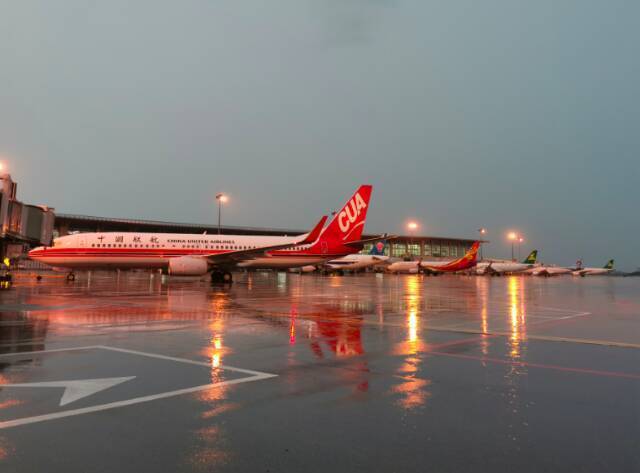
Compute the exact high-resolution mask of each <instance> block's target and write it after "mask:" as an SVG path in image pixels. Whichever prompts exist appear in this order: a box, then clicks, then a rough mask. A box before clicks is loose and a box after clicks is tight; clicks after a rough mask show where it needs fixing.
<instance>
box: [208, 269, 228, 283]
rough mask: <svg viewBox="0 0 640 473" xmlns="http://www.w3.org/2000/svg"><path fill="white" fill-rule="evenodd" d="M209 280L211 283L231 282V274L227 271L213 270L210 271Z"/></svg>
mask: <svg viewBox="0 0 640 473" xmlns="http://www.w3.org/2000/svg"><path fill="white" fill-rule="evenodd" d="M211 282H212V283H213V284H231V283H232V282H233V275H232V274H231V273H230V272H229V271H213V272H212V273H211Z"/></svg>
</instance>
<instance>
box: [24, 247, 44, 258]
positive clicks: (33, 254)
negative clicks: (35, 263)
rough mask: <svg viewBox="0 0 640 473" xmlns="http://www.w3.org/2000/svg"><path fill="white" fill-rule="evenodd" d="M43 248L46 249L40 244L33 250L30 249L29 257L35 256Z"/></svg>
mask: <svg viewBox="0 0 640 473" xmlns="http://www.w3.org/2000/svg"><path fill="white" fill-rule="evenodd" d="M42 250H44V246H38V247H37V248H34V249H33V250H31V251H29V253H27V254H28V256H29V258H33V257H34V256H38V255H39V254H40V253H42Z"/></svg>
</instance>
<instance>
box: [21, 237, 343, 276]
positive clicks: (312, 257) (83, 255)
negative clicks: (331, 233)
mask: <svg viewBox="0 0 640 473" xmlns="http://www.w3.org/2000/svg"><path fill="white" fill-rule="evenodd" d="M291 241H294V239H292V238H291V237H277V236H253V235H193V234H176V233H126V232H108V233H79V234H75V235H67V236H64V237H60V238H56V239H55V241H54V244H53V246H52V247H39V248H36V249H34V250H32V251H31V252H30V253H29V257H30V258H31V259H33V260H36V261H41V262H43V263H46V264H48V265H50V266H55V267H60V268H71V269H100V268H102V269H113V268H121V269H130V268H140V269H161V268H166V267H168V265H169V260H170V259H172V258H177V257H184V256H189V257H200V258H207V257H209V256H211V255H219V254H223V253H231V252H234V251H239V250H246V249H253V248H260V247H266V246H274V245H280V244H286V243H287V242H291ZM320 246H322V245H320ZM325 249H326V251H325V252H323V251H322V248H321V247H319V248H313V245H304V246H300V247H294V248H292V249H288V250H276V251H271V252H267V253H266V254H265V256H260V257H256V258H253V259H250V260H246V261H240V262H238V263H237V266H238V267H246V268H274V269H276V268H292V267H298V266H305V265H308V264H320V263H323V262H325V261H328V260H331V259H334V258H336V257H341V256H344V255H345V254H348V253H347V252H348V251H354V250H353V249H352V248H344V249H342V250H339V249H335V248H334V251H337V252H335V253H334V252H329V245H326V246H325Z"/></svg>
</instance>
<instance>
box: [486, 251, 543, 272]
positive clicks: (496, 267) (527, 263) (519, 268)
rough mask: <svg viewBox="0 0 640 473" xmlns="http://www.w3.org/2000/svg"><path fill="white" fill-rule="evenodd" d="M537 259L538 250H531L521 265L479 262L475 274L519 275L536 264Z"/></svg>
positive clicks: (513, 262)
mask: <svg viewBox="0 0 640 473" xmlns="http://www.w3.org/2000/svg"><path fill="white" fill-rule="evenodd" d="M537 257H538V250H533V251H532V252H531V253H529V256H527V257H526V258H525V259H524V261H522V263H517V262H515V261H507V262H502V261H481V262H479V263H478V265H477V266H476V274H495V275H501V274H505V273H521V272H523V271H526V270H527V269H529V268H532V267H533V265H534V264H536V258H537Z"/></svg>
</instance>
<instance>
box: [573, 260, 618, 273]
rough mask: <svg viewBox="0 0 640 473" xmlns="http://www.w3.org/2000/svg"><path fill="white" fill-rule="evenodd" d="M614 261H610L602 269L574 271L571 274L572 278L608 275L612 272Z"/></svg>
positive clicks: (579, 269)
mask: <svg viewBox="0 0 640 473" xmlns="http://www.w3.org/2000/svg"><path fill="white" fill-rule="evenodd" d="M614 262H615V261H614V260H612V259H610V260H609V261H608V262H607V264H605V265H604V267H603V268H578V269H576V270H575V271H573V272H572V273H571V274H573V275H574V276H582V277H585V276H596V275H602V274H609V273H610V272H611V271H613V264H614Z"/></svg>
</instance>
